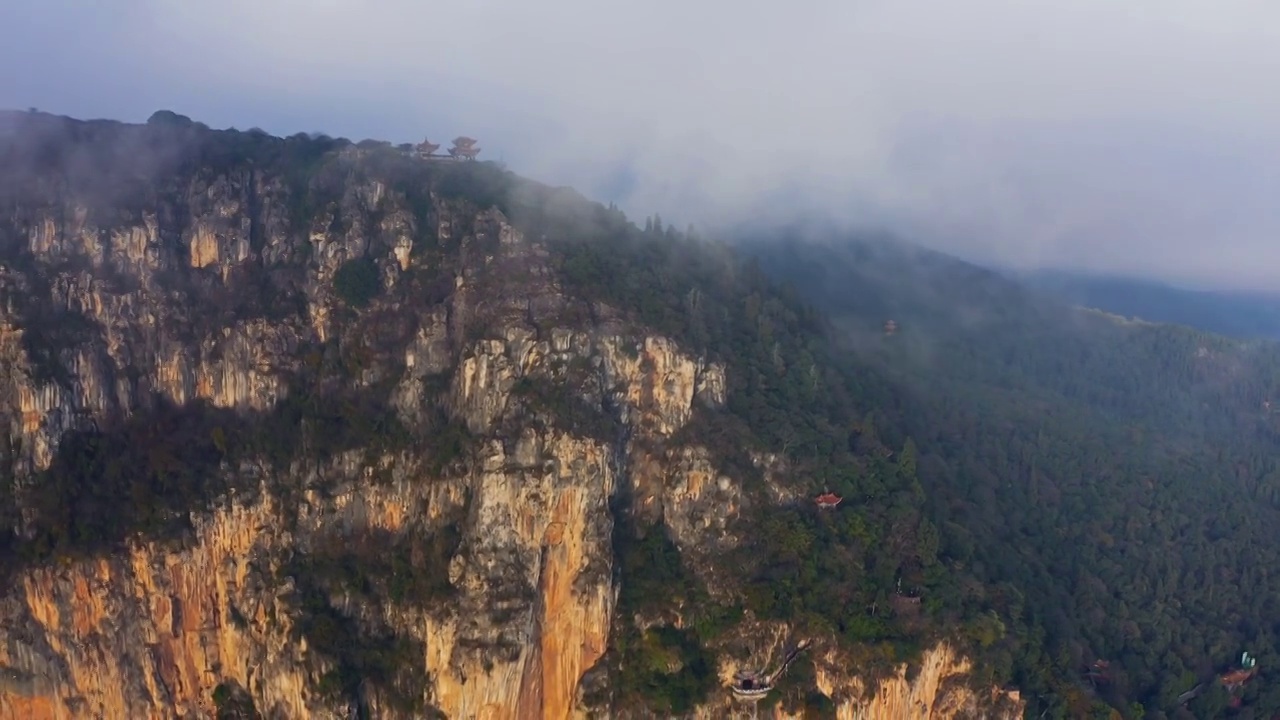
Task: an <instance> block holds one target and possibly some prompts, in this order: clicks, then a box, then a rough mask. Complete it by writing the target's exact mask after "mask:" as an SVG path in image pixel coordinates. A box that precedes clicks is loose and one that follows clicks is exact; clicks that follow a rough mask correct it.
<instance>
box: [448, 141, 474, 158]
mask: <svg viewBox="0 0 1280 720" xmlns="http://www.w3.org/2000/svg"><path fill="white" fill-rule="evenodd" d="M475 145H476V141H475V139H474V138H469V137H467V136H465V135H461V136H459V137H456V138H454V139H453V147H451V148H449V154H450V155H451V156H453V159H454V160H475V159H476V155H479V154H480V148H478V147H476V146H475Z"/></svg>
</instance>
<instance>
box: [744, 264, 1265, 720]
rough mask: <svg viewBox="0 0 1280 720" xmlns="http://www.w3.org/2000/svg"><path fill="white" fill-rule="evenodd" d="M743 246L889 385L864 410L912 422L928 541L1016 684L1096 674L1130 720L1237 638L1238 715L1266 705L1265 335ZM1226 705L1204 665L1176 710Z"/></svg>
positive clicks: (1220, 656) (906, 426) (934, 270)
mask: <svg viewBox="0 0 1280 720" xmlns="http://www.w3.org/2000/svg"><path fill="white" fill-rule="evenodd" d="M751 252H752V253H753V254H754V255H755V256H756V257H757V258H758V261H759V263H760V266H761V267H762V268H764V269H765V270H766V271H767V272H768V273H769V274H771V275H772V276H773V277H774V278H775V279H777V280H779V281H782V282H789V283H791V284H792V285H793V286H794V287H796V288H798V289H799V292H801V294H802V295H803V296H804V297H805V298H806V299H808V300H810V301H812V302H813V303H814V304H815V305H816V306H817V307H819V308H821V309H822V310H824V311H827V312H829V313H830V314H831V316H832V321H833V323H834V325H835V327H836V330H835V337H836V338H837V342H839V343H841V344H842V345H843V347H844V348H845V353H846V356H847V358H848V362H850V363H851V364H855V365H859V366H861V367H863V368H865V371H866V372H872V373H875V374H876V375H878V376H880V377H884V378H888V379H891V380H890V381H891V382H892V383H894V385H895V387H896V388H898V390H899V392H900V393H902V395H903V396H906V397H909V398H910V401H909V402H904V403H902V404H901V405H899V406H898V407H897V408H895V407H893V406H883V405H881V406H879V407H881V408H884V409H885V411H886V416H887V417H886V418H885V419H884V420H883V421H882V422H884V423H885V424H889V423H892V424H895V425H897V426H898V427H901V428H902V429H903V431H904V432H906V433H909V434H910V435H911V436H912V437H913V438H914V439H915V442H916V443H917V445H918V447H919V451H918V452H919V461H918V468H919V478H920V481H921V483H922V484H923V486H924V489H925V497H926V498H927V500H926V504H927V505H928V508H929V513H930V516H931V517H932V519H933V520H934V521H935V522H936V523H937V524H938V526H939V527H940V528H941V530H942V533H941V543H940V550H939V557H940V558H941V559H942V561H943V562H944V563H945V564H947V565H948V566H949V567H951V568H953V569H959V568H964V569H965V570H966V571H968V572H972V573H974V574H975V575H976V576H977V577H978V578H979V579H980V580H981V582H982V583H983V585H984V588H983V589H982V590H980V591H979V590H975V592H977V593H978V594H980V595H982V596H983V597H985V598H986V599H988V600H989V601H991V602H993V603H994V604H995V606H996V607H997V608H998V611H999V614H1000V617H1001V618H1002V620H1003V621H1004V622H1006V623H1008V625H1009V630H1010V634H1011V635H1012V636H1014V637H1015V638H1016V640H1015V641H1014V642H1011V643H1009V644H1008V645H1007V646H1006V647H1005V649H1004V650H1003V651H1002V652H1000V653H997V655H996V656H995V661H996V662H997V664H998V665H999V666H1000V667H1001V668H1004V669H1007V670H1008V671H1010V672H1012V674H1013V676H1014V677H1015V678H1016V682H1017V684H1018V685H1019V686H1020V687H1022V688H1024V690H1025V691H1027V692H1028V693H1029V694H1033V695H1034V696H1036V697H1038V698H1041V699H1048V698H1051V697H1054V698H1058V699H1064V698H1068V697H1070V696H1072V695H1077V696H1078V695H1079V694H1080V692H1079V689H1080V688H1082V687H1090V688H1092V686H1093V685H1094V684H1096V685H1097V687H1098V693H1099V695H1100V696H1101V697H1103V698H1106V699H1107V700H1108V701H1109V702H1110V703H1111V704H1112V705H1113V706H1114V707H1117V708H1121V709H1126V708H1130V707H1131V706H1132V704H1133V703H1142V704H1143V705H1145V708H1146V711H1147V716H1148V717H1151V716H1153V712H1161V711H1163V712H1169V713H1172V712H1173V711H1174V709H1175V708H1176V707H1178V702H1177V698H1178V696H1179V695H1180V694H1182V693H1185V692H1188V691H1192V690H1193V689H1194V688H1196V687H1197V685H1198V684H1199V683H1201V682H1202V681H1206V680H1208V679H1209V678H1211V677H1212V676H1213V674H1214V673H1215V672H1223V671H1227V670H1231V669H1234V667H1235V666H1236V665H1237V664H1238V662H1239V658H1240V654H1241V652H1243V651H1248V652H1250V653H1251V654H1253V655H1255V656H1258V657H1259V658H1260V660H1259V667H1260V668H1261V670H1260V673H1259V675H1258V676H1257V677H1256V678H1254V679H1253V680H1251V681H1250V682H1249V683H1247V684H1246V685H1245V687H1244V690H1243V692H1242V693H1241V695H1242V697H1241V698H1240V699H1241V700H1242V701H1243V705H1244V707H1245V709H1244V710H1242V711H1241V712H1242V715H1241V716H1242V717H1243V716H1252V717H1270V716H1271V714H1274V713H1276V712H1280V674H1278V673H1277V671H1276V669H1275V665H1276V664H1277V663H1280V655H1277V653H1276V650H1277V641H1278V639H1280V638H1278V637H1277V633H1278V632H1280V626H1277V619H1278V618H1280V543H1278V542H1277V541H1278V540H1280V468H1278V467H1277V458H1278V457H1280V453H1278V451H1280V434H1278V433H1277V429H1278V428H1280V424H1278V420H1280V418H1277V416H1276V414H1275V411H1276V410H1277V409H1280V405H1274V404H1273V403H1274V402H1275V401H1276V400H1280V398H1278V397H1277V393H1280V351H1277V349H1276V348H1275V347H1274V346H1273V345H1271V344H1268V343H1259V342H1245V341H1238V340H1231V339H1226V338H1222V337H1218V336H1214V335H1210V334H1207V333H1203V332H1198V331H1195V330H1192V329H1189V328H1185V327H1178V326H1167V325H1156V324H1148V323H1134V322H1127V321H1124V320H1123V319H1120V318H1117V317H1113V316H1108V315H1106V314H1103V313H1098V312H1090V311H1083V310H1073V309H1069V308H1068V307H1066V306H1065V305H1058V304H1055V303H1053V302H1051V301H1048V300H1045V299H1043V298H1040V297H1038V296H1036V295H1034V294H1031V293H1029V292H1027V291H1025V290H1023V289H1021V288H1019V287H1018V286H1017V285H1015V284H1013V283H1012V282H1010V281H1008V280H1006V279H1004V278H1002V277H1000V276H998V275H996V274H995V273H991V272H988V271H985V270H983V269H980V268H977V267H974V266H971V265H967V264H965V263H962V262H960V261H957V260H954V259H951V258H948V257H945V256H942V255H939V254H936V253H931V252H927V251H923V250H918V249H913V248H908V247H906V246H901V245H895V244H893V243H890V242H885V241H878V240H862V241H857V240H847V241H844V242H833V243H831V244H819V243H813V242H804V241H791V242H778V241H768V242H757V243H756V244H754V245H753V246H752V247H751ZM888 320H893V321H894V322H895V323H896V332H894V333H892V334H887V333H886V332H885V330H884V325H885V323H886V321H888ZM890 418H892V419H890ZM1098 660H1101V661H1103V662H1104V663H1108V666H1107V669H1106V671H1105V673H1103V674H1101V675H1093V676H1091V677H1090V680H1089V681H1088V682H1086V681H1085V674H1086V671H1088V670H1089V669H1090V667H1091V666H1092V665H1093V664H1094V663H1095V662H1096V661H1098ZM1073 682H1075V683H1077V688H1074V689H1073V688H1072V687H1071V685H1072V683H1073ZM1229 703H1231V698H1230V697H1229V695H1228V693H1226V692H1225V691H1224V690H1223V689H1222V688H1221V687H1219V686H1218V685H1217V684H1216V683H1206V684H1205V685H1204V686H1203V687H1202V688H1201V693H1200V694H1199V696H1198V697H1196V698H1194V699H1193V700H1191V701H1190V703H1189V704H1187V706H1186V708H1187V709H1188V710H1189V711H1190V712H1191V713H1192V715H1193V716H1195V717H1218V716H1220V714H1221V713H1222V712H1223V711H1224V708H1226V707H1227V706H1228V704H1229ZM1126 712H1127V713H1137V712H1138V711H1137V709H1136V708H1133V709H1129V710H1126ZM1233 712H1234V711H1233ZM1250 713H1252V714H1250Z"/></svg>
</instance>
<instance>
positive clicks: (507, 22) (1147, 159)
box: [0, 0, 1280, 287]
mask: <svg viewBox="0 0 1280 720" xmlns="http://www.w3.org/2000/svg"><path fill="white" fill-rule="evenodd" d="M20 4H23V5H30V6H31V7H29V8H28V12H27V13H26V14H25V15H24V17H23V19H19V20H17V21H16V22H10V23H7V24H6V26H5V28H4V29H0V43H2V44H3V47H2V48H0V59H3V60H4V62H5V63H6V64H7V65H8V66H9V67H31V68H35V69H33V70H31V71H30V72H28V73H24V74H22V75H21V77H10V78H7V79H0V101H2V102H4V103H8V104H10V105H17V106H26V105H39V106H42V108H43V109H48V110H51V111H54V112H67V113H71V114H75V115H78V116H104V115H105V116H114V117H121V118H123V119H133V120H141V119H144V118H145V117H146V115H148V114H149V113H150V111H151V110H154V109H156V108H159V107H168V108H172V109H174V110H176V111H178V112H182V113H186V114H189V115H191V116H192V117H194V118H196V119H200V120H203V121H205V122H208V123H209V124H211V125H215V126H218V125H224V126H225V125H234V126H238V127H249V126H253V125H258V126H261V127H264V128H266V129H268V130H270V131H272V132H275V133H286V134H287V133H291V132H296V131H299V130H304V131H309V130H324V131H326V132H330V133H333V134H341V135H346V136H348V137H351V138H352V139H361V138H363V137H383V138H387V139H391V140H395V141H406V140H418V139H420V138H421V136H423V135H430V136H431V137H432V138H433V139H435V140H448V139H449V138H452V137H453V136H454V135H456V134H461V133H465V134H468V135H472V136H474V137H479V138H481V145H482V146H483V148H484V156H486V157H489V158H493V159H497V158H498V157H501V158H502V159H503V160H505V161H506V162H507V163H508V164H509V165H510V166H511V167H512V168H513V169H515V170H517V171H519V172H521V173H523V174H528V175H532V176H535V177H538V178H541V179H545V180H548V181H551V182H557V183H564V184H572V185H574V186H576V187H578V188H579V189H581V190H583V191H584V192H586V193H587V194H589V195H593V196H595V197H600V198H602V199H615V200H617V201H619V204H620V205H622V206H623V207H624V208H625V209H627V210H629V211H630V212H632V213H635V214H640V215H643V214H647V213H651V212H655V211H656V212H661V213H662V215H663V217H664V218H666V219H669V220H671V221H673V222H676V223H678V224H683V223H685V222H697V223H700V224H703V225H714V224H716V223H719V222H740V221H751V220H756V219H759V220H763V219H766V218H767V219H778V218H782V217H785V215H786V214H787V213H790V212H793V211H798V212H804V213H808V214H809V215H810V216H816V217H822V218H826V219H832V220H836V221H848V222H863V223H866V222H874V223H883V224H887V225H890V226H891V227H893V228H895V229H897V230H898V231H899V232H900V233H902V234H906V235H909V236H912V237H915V238H917V239H920V240H923V241H925V242H927V243H929V244H932V245H935V246H938V247H941V248H943V249H947V250H951V251H953V252H958V253H961V254H964V255H968V256H971V257H975V258H978V259H983V260H991V261H998V262H1002V263H1007V264H1013V265H1021V266H1035V265H1044V264H1051V265H1059V266H1063V265H1066V266H1078V267H1085V268H1093V269H1105V270H1115V271H1121V272H1136V273H1141V274H1149V275H1158V276H1162V277H1165V278H1170V279H1177V280H1186V281H1194V282H1203V283H1212V284H1231V285H1236V286H1259V287H1261V286H1268V285H1270V284H1273V283H1274V282H1275V281H1276V280H1280V243H1277V242H1276V238H1277V237H1280V234H1278V233H1280V210H1277V209H1276V208H1277V203H1276V202H1275V200H1274V198H1275V196H1276V194H1277V193H1276V190H1277V189H1280V188H1278V186H1277V183H1276V180H1277V171H1276V168H1277V167H1278V166H1280V93H1276V92H1275V91H1274V89H1273V86H1274V78H1275V77H1276V74H1277V71H1278V70H1280V5H1276V4H1275V3H1274V2H1269V1H1262V0H1258V1H1252V0H1219V1H1218V2H1213V3H1208V2H1203V1H1201V0H1128V1H1127V2H1115V1H1114V0H1073V1H1072V2H1053V3H1050V2H1044V1H1041V0H973V1H972V2H968V3H945V2H924V1H923V0H809V1H807V2H805V1H800V2H791V3H781V2H771V3H765V2H759V1H757V0H738V2H727V1H725V0H714V1H704V2H693V3H690V2H679V3H678V2H674V1H672V0H651V1H650V2H646V3H625V4H624V3H615V2H598V1H595V2H588V1H587V0H544V1H543V2H538V3H517V2H497V1H496V0H471V1H469V2H460V3H439V2H420V1H418V0H363V1H358V0H219V2H212V0H190V1H189V2H170V1H168V0H121V1H120V2H119V3H113V4H111V8H112V12H111V13H107V12H105V11H103V10H98V11H95V10H92V9H88V10H86V9H85V7H86V4H84V3H78V2H76V3H73V2H71V0H41V2H39V3H37V2H34V1H32V2H29V3H20ZM104 6H105V5H104ZM15 15H16V13H15Z"/></svg>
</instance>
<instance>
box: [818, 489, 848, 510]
mask: <svg viewBox="0 0 1280 720" xmlns="http://www.w3.org/2000/svg"><path fill="white" fill-rule="evenodd" d="M813 500H814V502H816V503H817V504H818V509H820V510H828V509H830V508H834V507H835V506H837V505H839V504H840V501H841V500H844V498H842V497H840V496H839V495H836V494H835V493H832V492H826V493H822V494H821V495H819V496H818V497H816V498H814V499H813Z"/></svg>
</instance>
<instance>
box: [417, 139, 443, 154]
mask: <svg viewBox="0 0 1280 720" xmlns="http://www.w3.org/2000/svg"><path fill="white" fill-rule="evenodd" d="M439 149H440V145H439V143H433V142H431V141H430V140H427V139H426V138H423V140H422V142H420V143H418V144H417V145H416V146H415V147H414V148H413V154H414V155H415V156H417V157H420V158H429V157H433V156H434V153H435V151H437V150H439Z"/></svg>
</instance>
